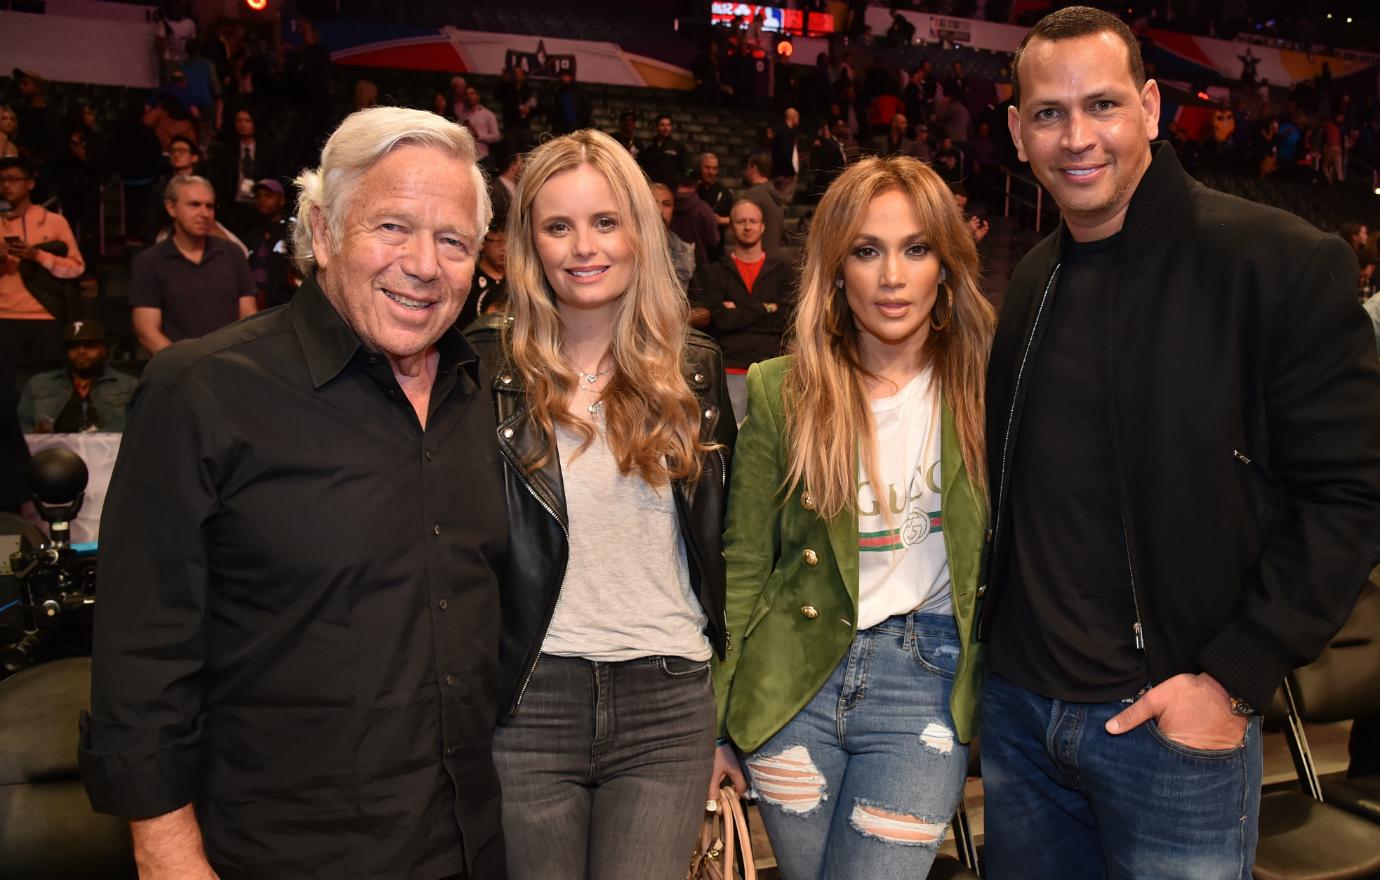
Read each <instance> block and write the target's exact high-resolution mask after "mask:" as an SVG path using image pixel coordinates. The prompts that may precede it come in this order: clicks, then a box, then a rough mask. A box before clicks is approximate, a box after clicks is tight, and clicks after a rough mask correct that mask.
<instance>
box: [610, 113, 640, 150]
mask: <svg viewBox="0 0 1380 880" xmlns="http://www.w3.org/2000/svg"><path fill="white" fill-rule="evenodd" d="M613 139H614V140H616V141H618V145H619V146H621V147H622V148H623V149H625V150H627V151H628V154H629V155H631V156H632V157H633V158H634V159H639V158H640V157H641V156H642V150H643V149H644V147H643V146H642V141H640V140H638V138H637V114H636V113H633V112H631V111H629V112H625V113H624V114H623V115H622V116H620V117H618V131H617V132H616V133H615V134H614V135H613Z"/></svg>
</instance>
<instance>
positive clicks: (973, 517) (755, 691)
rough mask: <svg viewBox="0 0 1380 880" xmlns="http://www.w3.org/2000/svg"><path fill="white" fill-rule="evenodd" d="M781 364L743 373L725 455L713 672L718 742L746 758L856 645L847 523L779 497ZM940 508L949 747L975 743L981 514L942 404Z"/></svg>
mask: <svg viewBox="0 0 1380 880" xmlns="http://www.w3.org/2000/svg"><path fill="white" fill-rule="evenodd" d="M790 362H791V359H790V358H789V357H781V358H775V359H773V360H769V361H764V362H762V363H759V364H756V365H754V366H753V367H751V368H750V369H749V370H748V419H747V420H746V421H745V422H743V424H742V427H741V428H740V429H739V432H738V441H737V444H736V445H735V446H734V453H733V459H734V460H733V483H732V490H731V491H730V492H729V496H728V525H727V530H726V532H725V536H724V544H725V549H724V555H725V557H726V559H727V564H728V595H727V603H726V609H725V616H726V618H727V620H726V621H725V625H726V628H727V631H728V649H727V652H726V653H725V655H724V659H723V660H716V662H715V665H714V689H715V694H716V698H717V701H718V712H719V735H720V736H728V737H730V738H731V739H732V740H733V742H734V743H735V744H736V745H737V746H738V748H740V749H742V750H743V751H744V752H752V751H755V750H756V749H757V748H758V747H760V746H761V745H762V743H764V742H766V741H767V739H769V738H770V737H771V736H772V734H774V733H776V732H777V731H778V730H780V729H781V728H782V727H784V726H785V724H786V722H788V721H790V720H791V718H793V717H795V715H796V714H797V713H798V712H800V710H801V709H803V708H804V707H805V705H806V704H807V703H809V701H810V700H811V699H812V698H813V697H814V695H815V694H816V693H817V692H818V691H819V689H820V688H821V687H823V686H824V683H825V681H827V680H828V678H829V675H830V674H831V673H832V672H833V671H834V668H835V667H836V666H837V665H838V664H839V662H840V661H841V660H842V659H843V656H844V654H845V652H847V650H848V647H849V645H851V644H852V642H853V638H854V636H855V635H856V634H857V620H858V518H857V516H856V515H854V514H851V513H845V514H842V515H840V516H838V517H835V518H834V519H832V520H827V521H826V520H824V519H822V518H821V517H820V516H819V515H817V514H816V513H815V512H814V511H813V509H812V508H813V505H812V503H811V502H810V499H809V495H808V493H806V492H803V491H802V490H801V489H799V488H797V489H796V490H795V491H794V493H792V495H791V497H790V498H787V499H784V502H783V499H782V498H781V492H780V487H781V485H782V483H783V481H784V480H785V476H786V468H787V463H788V462H787V453H788V450H787V447H786V433H785V430H786V429H785V419H784V417H783V412H782V403H781V385H782V381H783V379H784V378H785V376H786V371H787V369H788V368H789V366H790ZM941 409H942V412H943V428H942V435H941V444H942V445H941V449H940V474H941V476H940V504H941V507H942V510H943V511H944V531H943V535H944V544H945V547H946V548H947V549H948V554H949V574H950V577H951V579H952V593H953V604H954V617H955V618H956V619H957V622H958V633H959V637H960V640H961V642H962V646H963V647H962V654H961V656H960V658H959V664H958V674H957V676H956V678H955V681H954V687H953V695H952V698H951V699H950V703H949V707H950V710H951V712H952V714H953V718H954V725H955V728H956V731H955V732H956V733H957V735H958V738H959V740H960V741H962V742H968V741H969V740H971V739H972V737H973V735H974V734H975V733H976V732H977V731H976V728H977V707H978V696H979V691H980V689H981V682H982V673H983V664H982V655H981V650H980V648H979V646H978V645H977V644H976V642H975V640H974V638H973V632H974V622H975V621H974V616H975V605H976V602H977V588H978V577H979V568H980V565H981V555H982V544H983V541H984V536H985V534H986V530H987V504H986V499H985V498H983V497H982V494H981V493H979V492H978V491H977V489H976V487H974V486H973V485H972V484H971V483H970V482H969V479H968V472H967V469H966V468H965V467H964V464H963V456H962V454H961V452H960V451H959V445H958V434H957V432H956V430H955V428H954V422H953V414H952V412H951V410H950V409H949V407H948V406H947V404H946V405H944V406H942V407H941Z"/></svg>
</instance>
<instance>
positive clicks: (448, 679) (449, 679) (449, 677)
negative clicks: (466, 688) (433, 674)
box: [446, 675, 455, 687]
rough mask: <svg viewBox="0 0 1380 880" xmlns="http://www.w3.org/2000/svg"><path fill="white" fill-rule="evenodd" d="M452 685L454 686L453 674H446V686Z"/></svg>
mask: <svg viewBox="0 0 1380 880" xmlns="http://www.w3.org/2000/svg"><path fill="white" fill-rule="evenodd" d="M454 686H455V676H453V675H447V676H446V687H454Z"/></svg>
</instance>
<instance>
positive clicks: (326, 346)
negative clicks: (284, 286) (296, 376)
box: [287, 274, 479, 389]
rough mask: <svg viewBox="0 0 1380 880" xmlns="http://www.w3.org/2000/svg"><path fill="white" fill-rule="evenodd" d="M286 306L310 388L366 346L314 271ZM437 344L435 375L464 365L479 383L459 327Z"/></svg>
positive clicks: (475, 362) (473, 356) (334, 373)
mask: <svg viewBox="0 0 1380 880" xmlns="http://www.w3.org/2000/svg"><path fill="white" fill-rule="evenodd" d="M287 308H288V321H289V322H290V323H291V324H292V329H293V331H294V332H296V334H297V340H298V342H299V343H301V345H302V354H303V355H304V356H305V358H306V361H307V371H308V372H309V373H311V384H312V388H315V389H319V388H321V386H322V385H325V384H326V383H327V382H329V381H331V380H332V379H334V378H335V377H336V376H338V375H340V373H341V372H342V371H343V370H344V369H345V367H346V366H347V365H348V364H349V363H350V361H351V359H353V358H354V356H355V354H356V353H357V352H360V351H362V350H367V349H365V346H364V343H363V342H361V341H360V338H359V335H358V334H357V333H355V331H354V328H352V327H351V326H350V325H349V324H347V323H346V322H345V319H344V318H342V317H341V316H340V313H339V312H337V311H336V310H335V306H333V305H331V302H330V300H328V299H326V294H325V292H324V291H323V290H322V289H321V285H320V284H319V283H318V282H317V280H316V276H315V275H314V274H313V275H312V276H311V277H309V278H307V279H306V280H305V281H303V282H302V286H301V287H300V288H298V290H297V293H296V294H294V295H293V297H292V302H291V303H289V304H288V307H287ZM436 347H437V348H438V349H439V350H440V352H441V360H440V363H438V364H437V366H436V372H437V375H440V374H441V373H444V372H446V371H448V370H452V369H455V368H457V367H461V366H463V367H465V368H466V370H467V371H468V372H469V373H470V378H472V379H473V380H474V382H475V384H476V385H477V384H479V356H478V355H477V354H475V351H474V349H473V348H471V347H470V344H469V343H468V342H467V341H466V340H465V338H464V336H462V335H461V334H460V331H459V330H457V329H455V328H454V327H448V328H446V332H445V333H443V334H442V335H441V338H440V339H439V340H437V342H436Z"/></svg>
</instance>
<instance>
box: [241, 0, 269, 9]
mask: <svg viewBox="0 0 1380 880" xmlns="http://www.w3.org/2000/svg"><path fill="white" fill-rule="evenodd" d="M244 5H245V6H248V7H249V8H250V9H252V10H254V11H255V12H263V11H264V10H265V9H267V8H268V0H244Z"/></svg>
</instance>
